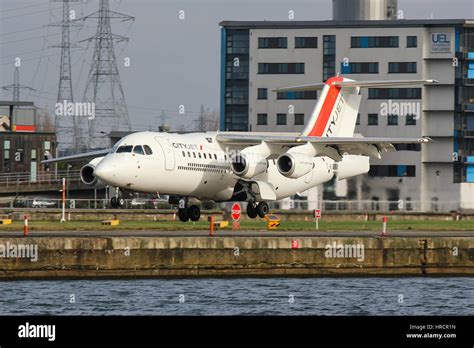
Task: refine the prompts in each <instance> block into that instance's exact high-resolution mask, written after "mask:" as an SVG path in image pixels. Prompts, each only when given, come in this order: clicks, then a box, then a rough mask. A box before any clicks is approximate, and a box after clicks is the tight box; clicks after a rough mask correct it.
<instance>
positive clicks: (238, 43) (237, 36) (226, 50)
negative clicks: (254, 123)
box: [221, 29, 250, 131]
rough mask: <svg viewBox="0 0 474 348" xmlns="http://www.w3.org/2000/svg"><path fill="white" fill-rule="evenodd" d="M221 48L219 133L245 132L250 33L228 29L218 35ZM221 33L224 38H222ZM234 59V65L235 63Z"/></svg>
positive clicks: (243, 30)
mask: <svg viewBox="0 0 474 348" xmlns="http://www.w3.org/2000/svg"><path fill="white" fill-rule="evenodd" d="M222 33H223V39H225V46H224V45H223V46H224V47H222V50H223V52H222V56H223V58H224V60H225V62H224V64H225V66H223V67H222V69H223V71H222V73H223V74H225V82H224V86H222V87H223V88H224V90H223V91H222V92H223V93H222V94H223V95H222V97H221V98H222V100H221V105H223V108H224V110H223V112H224V115H223V120H222V122H221V129H222V130H229V131H248V130H249V129H248V128H249V106H248V101H249V92H248V88H249V49H250V48H249V47H250V32H249V30H248V29H228V30H225V31H223V32H222ZM224 34H225V35H224ZM236 59H238V63H239V64H236Z"/></svg>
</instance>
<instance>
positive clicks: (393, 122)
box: [387, 115, 398, 126]
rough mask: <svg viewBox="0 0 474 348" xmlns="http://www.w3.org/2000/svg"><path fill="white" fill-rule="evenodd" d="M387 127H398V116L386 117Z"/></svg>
mask: <svg viewBox="0 0 474 348" xmlns="http://www.w3.org/2000/svg"><path fill="white" fill-rule="evenodd" d="M387 126H398V115H388V116H387Z"/></svg>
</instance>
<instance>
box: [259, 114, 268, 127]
mask: <svg viewBox="0 0 474 348" xmlns="http://www.w3.org/2000/svg"><path fill="white" fill-rule="evenodd" d="M267 124H268V116H267V114H257V125H259V126H266V125H267Z"/></svg>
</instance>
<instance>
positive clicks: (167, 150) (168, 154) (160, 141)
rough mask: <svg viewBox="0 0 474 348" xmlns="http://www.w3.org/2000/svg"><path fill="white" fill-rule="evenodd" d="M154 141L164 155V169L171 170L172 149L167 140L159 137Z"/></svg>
mask: <svg viewBox="0 0 474 348" xmlns="http://www.w3.org/2000/svg"><path fill="white" fill-rule="evenodd" d="M155 139H156V141H157V142H158V144H160V146H161V149H162V150H163V154H164V155H165V169H166V170H173V169H174V166H175V158H174V149H173V146H172V145H171V143H170V141H169V139H167V138H161V137H155Z"/></svg>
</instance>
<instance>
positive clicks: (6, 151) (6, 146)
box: [3, 140, 11, 172]
mask: <svg viewBox="0 0 474 348" xmlns="http://www.w3.org/2000/svg"><path fill="white" fill-rule="evenodd" d="M3 168H4V170H5V171H6V172H9V171H10V170H11V168H10V140H4V141H3Z"/></svg>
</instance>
